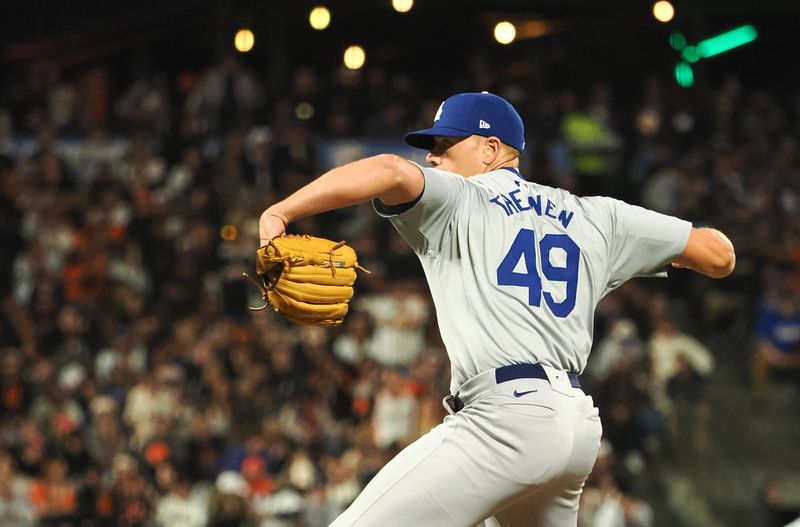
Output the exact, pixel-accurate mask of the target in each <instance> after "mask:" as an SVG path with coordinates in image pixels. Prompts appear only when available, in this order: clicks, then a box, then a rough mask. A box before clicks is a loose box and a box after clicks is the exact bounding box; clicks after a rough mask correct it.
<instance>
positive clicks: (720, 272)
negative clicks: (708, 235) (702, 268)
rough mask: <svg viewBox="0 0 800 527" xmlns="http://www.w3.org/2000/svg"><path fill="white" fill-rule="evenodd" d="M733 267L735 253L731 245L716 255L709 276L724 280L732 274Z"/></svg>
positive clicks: (734, 265)
mask: <svg viewBox="0 0 800 527" xmlns="http://www.w3.org/2000/svg"><path fill="white" fill-rule="evenodd" d="M735 267H736V253H735V252H734V250H733V245H729V246H728V247H726V248H725V249H723V250H720V251H719V253H718V254H717V257H716V258H715V260H714V263H713V264H712V269H711V272H710V273H709V276H711V277H712V278H725V277H726V276H729V275H730V274H731V273H732V272H733V269H734V268H735Z"/></svg>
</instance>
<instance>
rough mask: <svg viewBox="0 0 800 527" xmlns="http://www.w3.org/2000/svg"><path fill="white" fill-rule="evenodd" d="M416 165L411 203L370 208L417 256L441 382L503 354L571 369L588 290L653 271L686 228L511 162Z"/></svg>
mask: <svg viewBox="0 0 800 527" xmlns="http://www.w3.org/2000/svg"><path fill="white" fill-rule="evenodd" d="M420 168H421V169H422V171H423V174H424V177H425V189H424V191H423V193H422V195H421V196H420V198H419V199H418V201H417V202H415V203H414V204H413V206H411V207H410V208H407V209H406V210H403V211H402V212H399V213H398V211H396V210H393V208H392V207H388V206H386V205H383V204H381V203H380V202H378V201H376V202H375V208H376V210H377V212H378V213H379V214H381V215H382V216H385V217H388V218H390V221H391V222H392V224H393V225H394V227H395V228H396V229H397V230H398V231H399V232H400V234H401V235H402V236H403V238H405V240H406V241H407V242H408V243H409V244H410V246H411V247H412V248H413V249H414V251H415V252H416V253H417V255H418V256H419V259H420V261H421V262H422V267H423V269H424V272H425V275H426V277H427V280H428V284H429V286H430V290H431V295H432V297H433V301H434V304H435V306H436V312H437V316H438V320H439V327H440V330H441V335H442V339H443V341H444V344H445V346H446V348H447V353H448V355H449V357H450V361H451V364H452V383H451V392H452V393H456V392H457V391H458V388H459V386H461V384H463V383H464V382H465V381H466V380H468V379H470V378H472V377H474V376H475V375H477V374H479V373H481V372H484V371H486V370H489V369H492V368H496V367H499V366H503V365H507V364H515V363H540V364H543V365H547V366H551V367H553V368H556V369H559V370H565V371H572V372H577V373H580V372H581V371H583V369H584V367H585V366H586V361H587V359H588V356H589V351H590V349H591V345H592V331H593V321H594V311H595V306H596V305H597V303H598V302H599V301H600V299H601V298H603V296H605V295H606V294H607V293H608V292H609V291H611V290H612V289H614V288H616V287H618V286H619V285H620V284H622V283H623V282H625V281H626V280H628V279H629V278H632V277H635V276H657V275H664V274H665V267H664V266H665V265H667V264H668V263H669V262H670V261H672V260H673V259H674V258H675V257H677V256H678V255H679V254H680V253H681V252H682V251H683V249H684V248H685V246H686V243H687V241H688V238H689V233H690V231H691V224H690V223H689V222H686V221H683V220H680V219H678V218H674V217H671V216H666V215H663V214H659V213H656V212H653V211H650V210H646V209H643V208H641V207H636V206H633V205H629V204H627V203H624V202H622V201H619V200H615V199H612V198H607V197H578V196H575V195H573V194H571V193H569V192H567V191H565V190H561V189H556V188H552V187H547V186H543V185H538V184H535V183H531V182H528V181H525V180H524V179H523V178H522V177H521V176H520V174H519V172H518V171H517V170H516V169H513V168H502V169H498V170H495V171H493V172H489V173H487V174H481V175H478V176H473V177H470V178H464V177H461V176H459V175H456V174H453V173H449V172H445V171H442V170H437V169H434V168H424V167H420Z"/></svg>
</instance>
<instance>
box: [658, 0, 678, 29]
mask: <svg viewBox="0 0 800 527" xmlns="http://www.w3.org/2000/svg"><path fill="white" fill-rule="evenodd" d="M653 16H654V17H656V20H658V21H659V22H664V23H666V22H669V21H670V20H672V18H673V17H674V16H675V7H673V5H672V4H671V3H669V2H667V0H659V1H658V2H656V3H655V4H653Z"/></svg>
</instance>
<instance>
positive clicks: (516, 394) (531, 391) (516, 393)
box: [514, 390, 538, 397]
mask: <svg viewBox="0 0 800 527" xmlns="http://www.w3.org/2000/svg"><path fill="white" fill-rule="evenodd" d="M535 391H538V390H528V391H527V392H518V391H517V390H514V397H522V396H523V395H528V394H529V393H533V392H535Z"/></svg>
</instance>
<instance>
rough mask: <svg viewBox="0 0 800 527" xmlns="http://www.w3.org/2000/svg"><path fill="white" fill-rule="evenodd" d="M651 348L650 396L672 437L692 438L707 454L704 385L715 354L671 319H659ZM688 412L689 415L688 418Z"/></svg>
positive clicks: (675, 439) (651, 338)
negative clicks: (680, 329)
mask: <svg viewBox="0 0 800 527" xmlns="http://www.w3.org/2000/svg"><path fill="white" fill-rule="evenodd" d="M648 348H649V350H650V364H651V368H652V371H651V376H650V378H651V383H650V395H651V397H652V398H653V404H654V406H655V408H656V409H657V410H658V411H659V412H660V413H661V415H662V416H663V417H664V418H665V419H666V421H667V424H668V428H669V430H670V431H671V435H672V437H671V438H670V439H671V440H672V441H673V442H677V441H678V438H682V437H691V438H692V446H693V447H694V448H695V449H697V450H698V451H700V452H702V453H707V452H708V450H709V448H710V445H709V442H708V435H707V434H708V430H707V428H706V424H707V420H708V417H709V414H710V408H709V406H708V402H707V401H706V400H705V396H704V393H703V385H704V381H705V379H706V377H708V376H709V375H711V373H712V372H713V370H714V356H713V355H712V354H711V351H710V350H709V349H708V348H707V347H706V346H705V345H703V343H701V342H700V341H699V340H697V339H695V338H694V337H691V336H689V335H687V334H685V333H682V332H681V331H679V330H678V328H676V327H675V324H674V323H673V322H672V321H671V320H669V319H668V318H665V319H661V320H659V321H657V322H656V327H655V331H654V332H653V334H652V336H651V337H650V342H649V343H648ZM684 414H688V419H687V418H685V417H686V416H684ZM684 421H688V423H684ZM687 425H688V426H687Z"/></svg>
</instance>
